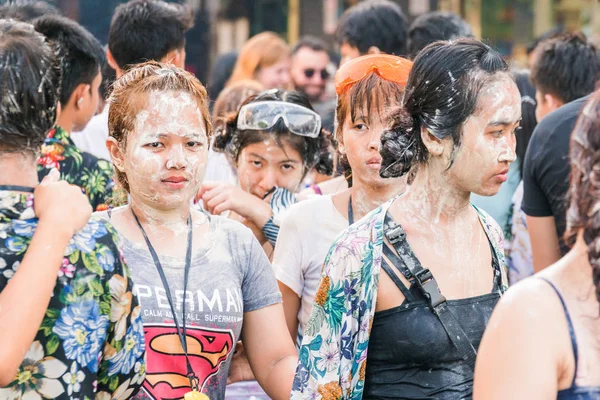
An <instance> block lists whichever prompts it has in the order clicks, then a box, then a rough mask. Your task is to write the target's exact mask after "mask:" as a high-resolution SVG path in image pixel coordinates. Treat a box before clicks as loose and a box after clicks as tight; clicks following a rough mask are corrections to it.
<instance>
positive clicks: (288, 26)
mask: <svg viewBox="0 0 600 400" xmlns="http://www.w3.org/2000/svg"><path fill="white" fill-rule="evenodd" d="M171 1H176V0H171ZM124 2H126V0H55V1H54V2H53V3H54V5H56V6H57V7H58V8H60V9H61V10H62V12H63V13H64V14H65V15H67V16H69V17H71V18H73V19H75V20H77V21H79V22H80V23H81V24H82V25H84V26H85V27H86V28H87V29H88V30H90V32H92V33H93V34H94V35H96V37H97V38H98V39H99V40H100V41H101V42H102V43H103V44H106V41H107V38H108V29H109V26H110V19H111V16H112V14H113V10H114V9H115V7H116V6H117V5H118V4H120V3H124ZM178 2H180V3H187V4H189V5H190V6H191V7H192V8H193V9H194V10H195V11H196V23H195V26H194V28H193V29H192V30H191V31H190V32H189V33H188V38H187V45H186V51H187V65H186V68H187V69H188V70H189V71H191V72H194V73H195V74H196V75H197V76H198V78H200V80H201V81H203V82H206V80H207V78H208V76H209V75H210V72H211V67H212V62H213V61H214V60H215V59H216V58H217V57H218V56H219V55H220V54H224V53H227V52H230V51H233V50H237V49H239V48H240V47H241V46H242V45H243V44H244V42H246V40H247V39H248V38H249V37H250V36H252V35H255V34H256V33H259V32H262V31H274V32H277V33H279V34H281V35H282V37H284V38H286V39H287V41H288V43H290V44H291V45H293V44H294V43H295V42H296V40H297V39H298V38H299V37H300V36H302V35H306V34H311V35H314V36H318V37H321V38H323V39H325V40H326V42H327V43H328V44H329V45H330V46H331V49H332V50H334V51H335V50H336V46H335V40H334V33H335V28H336V26H337V21H338V18H339V17H340V15H341V14H342V13H343V12H344V10H346V9H347V8H348V7H351V6H353V5H355V4H357V3H358V2H360V0H180V1H178ZM395 2H396V3H398V4H399V5H400V6H401V7H402V9H403V11H404V13H405V15H406V16H407V17H408V19H409V23H410V21H412V20H413V19H414V18H416V17H417V16H419V15H420V14H423V13H426V12H428V11H434V10H441V11H451V12H454V13H456V14H459V15H461V16H462V17H463V18H464V19H465V20H467V22H469V23H470V24H471V26H472V28H473V31H474V33H475V35H476V36H477V37H478V38H480V39H483V40H484V41H486V42H487V43H488V44H490V45H492V46H493V47H494V48H496V49H497V50H498V51H500V52H501V53H502V54H503V55H506V56H510V57H511V59H512V62H513V63H516V64H523V65H525V64H526V61H527V56H526V47H527V45H528V44H530V43H531V42H532V41H533V39H534V38H535V37H537V36H539V35H541V34H542V33H544V32H547V31H548V30H550V29H552V28H554V27H559V28H562V29H564V30H567V31H582V32H584V33H585V34H586V35H587V36H588V37H590V38H592V40H594V39H598V38H600V4H599V2H598V0H395ZM0 3H2V0H0ZM157 29H160V27H157Z"/></svg>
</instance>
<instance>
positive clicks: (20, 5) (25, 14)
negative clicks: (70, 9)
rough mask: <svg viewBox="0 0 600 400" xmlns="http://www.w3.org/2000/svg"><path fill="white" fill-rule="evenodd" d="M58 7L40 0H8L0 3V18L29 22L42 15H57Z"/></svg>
mask: <svg viewBox="0 0 600 400" xmlns="http://www.w3.org/2000/svg"><path fill="white" fill-rule="evenodd" d="M58 14H60V13H59V11H58V9H57V8H56V7H54V6H53V5H52V4H49V3H48V2H46V1H41V0H8V2H6V3H4V4H2V5H0V19H16V20H18V21H23V22H30V21H32V20H34V19H36V18H38V17H41V16H42V15H58Z"/></svg>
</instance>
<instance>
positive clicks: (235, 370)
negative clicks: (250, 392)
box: [227, 342, 255, 385]
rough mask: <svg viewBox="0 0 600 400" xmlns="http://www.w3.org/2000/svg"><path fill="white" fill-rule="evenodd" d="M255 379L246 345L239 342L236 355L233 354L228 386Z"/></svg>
mask: <svg viewBox="0 0 600 400" xmlns="http://www.w3.org/2000/svg"><path fill="white" fill-rule="evenodd" d="M254 379H255V378H254V373H253V372H252V369H251V368H250V363H249V362H248V356H246V351H245V350H244V345H243V344H242V342H238V343H237V344H236V346H235V353H234V354H233V357H231V364H230V365H229V376H227V384H228V385H230V384H232V383H236V382H243V381H253V380H254Z"/></svg>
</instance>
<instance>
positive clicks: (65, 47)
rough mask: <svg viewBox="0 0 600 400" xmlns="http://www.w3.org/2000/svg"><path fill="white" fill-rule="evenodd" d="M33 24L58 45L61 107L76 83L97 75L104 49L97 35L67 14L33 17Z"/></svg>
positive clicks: (79, 83) (67, 100) (102, 60)
mask: <svg viewBox="0 0 600 400" xmlns="http://www.w3.org/2000/svg"><path fill="white" fill-rule="evenodd" d="M33 26H34V27H35V30H36V31H38V32H39V33H41V34H42V35H44V36H46V37H47V38H48V39H49V40H51V41H52V42H54V43H56V45H57V47H58V52H59V56H60V60H61V65H62V70H63V72H62V84H61V90H60V102H61V104H62V105H63V107H65V106H66V105H67V103H68V102H69V99H70V98H71V95H72V94H73V92H74V91H75V89H76V88H77V86H79V85H81V84H89V85H91V83H92V81H93V80H94V78H95V77H96V76H97V75H98V73H99V72H100V68H101V67H102V63H103V62H104V50H102V45H101V44H100V42H99V41H98V39H96V38H95V37H94V36H93V35H92V34H91V33H89V32H88V31H87V30H86V29H85V28H84V27H83V26H81V25H79V24H78V23H77V22H75V21H73V20H72V19H69V18H67V17H63V16H60V15H45V16H43V17H40V18H38V19H36V20H35V21H33ZM90 90H91V88H90Z"/></svg>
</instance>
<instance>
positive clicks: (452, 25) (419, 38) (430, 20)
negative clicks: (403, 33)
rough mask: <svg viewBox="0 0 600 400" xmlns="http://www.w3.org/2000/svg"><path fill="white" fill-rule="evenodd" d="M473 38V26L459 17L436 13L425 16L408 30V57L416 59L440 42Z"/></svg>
mask: <svg viewBox="0 0 600 400" xmlns="http://www.w3.org/2000/svg"><path fill="white" fill-rule="evenodd" d="M467 37H473V31H472V30H471V25H469V24H468V23H467V21H465V20H464V19H462V18H461V17H459V16H458V15H456V14H454V13H450V12H441V11H434V12H429V13H426V14H423V15H421V16H419V17H418V18H417V19H415V20H414V21H413V23H412V24H411V25H410V28H408V55H409V57H410V58H415V57H416V55H417V54H418V53H419V51H421V50H423V49H424V48H425V46H427V45H428V44H431V43H433V42H436V41H438V40H455V39H459V38H467Z"/></svg>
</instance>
